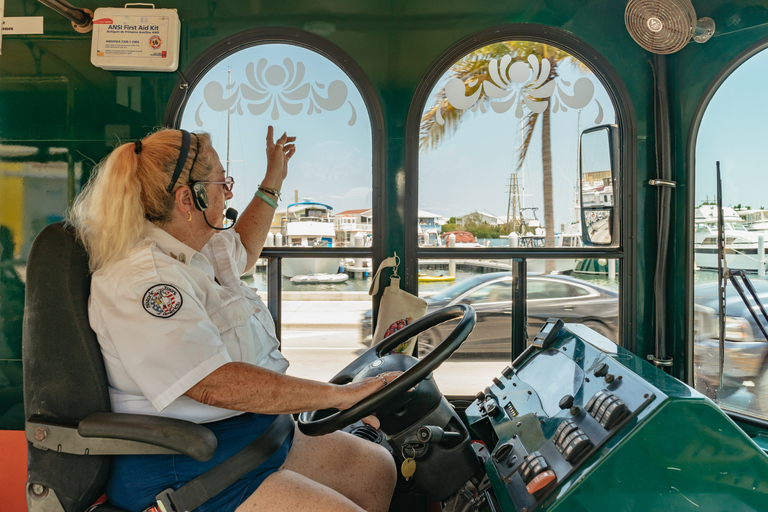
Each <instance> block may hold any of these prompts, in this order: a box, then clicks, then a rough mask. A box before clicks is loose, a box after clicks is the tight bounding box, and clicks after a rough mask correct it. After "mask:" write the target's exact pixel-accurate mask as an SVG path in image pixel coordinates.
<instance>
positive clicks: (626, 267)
mask: <svg viewBox="0 0 768 512" xmlns="http://www.w3.org/2000/svg"><path fill="white" fill-rule="evenodd" d="M509 40H526V41H533V42H538V43H543V44H549V45H553V46H556V47H558V48H560V49H562V50H565V51H566V52H568V53H569V54H571V55H572V56H574V57H575V58H577V59H578V60H579V61H581V62H582V63H583V64H585V65H586V66H587V67H589V69H590V70H591V71H592V72H593V73H594V74H595V76H596V77H597V78H598V79H599V80H600V82H601V84H602V85H603V87H605V89H606V91H607V93H608V95H609V98H610V99H611V103H612V106H613V108H614V111H615V113H616V124H617V125H618V127H619V141H618V149H619V155H618V158H617V164H618V170H619V173H618V179H617V185H618V186H617V190H618V192H619V194H617V195H618V196H619V200H618V201H617V206H618V208H617V209H620V220H619V222H620V231H621V234H620V237H619V240H618V244H617V246H616V247H611V248H599V247H595V248H578V250H569V249H562V248H537V249H526V248H508V247H503V248H477V249H475V248H460V249H455V248H454V249H450V248H432V247H428V248H422V247H420V246H419V244H418V232H417V231H418V230H417V225H418V200H419V193H418V192H419V189H418V185H419V174H418V173H419V133H420V130H419V128H420V124H421V116H422V113H423V111H424V107H425V105H426V103H427V101H428V100H429V94H430V93H431V92H432V89H433V88H434V87H435V84H437V82H438V81H439V80H440V78H441V77H442V76H443V75H444V74H445V72H446V71H447V70H448V69H449V68H450V67H451V66H452V65H453V64H454V63H455V62H457V61H458V60H459V59H461V58H462V57H464V56H465V55H466V54H468V53H470V52H472V51H473V50H476V49H479V48H482V47H484V46H487V45H489V44H493V43H496V42H500V41H509ZM629 98H630V96H629V91H628V90H627V88H626V86H625V85H624V82H623V81H622V80H621V78H620V76H619V74H618V73H617V72H616V71H615V70H614V69H613V67H612V66H611V65H610V64H609V62H608V61H607V60H606V59H605V58H604V57H603V56H601V55H600V54H599V53H598V52H597V51H596V50H595V49H594V48H592V47H591V46H590V45H589V44H587V43H586V42H585V41H583V40H581V39H579V38H578V37H576V36H574V35H573V34H571V33H569V32H566V31H564V30H561V29H557V28H554V27H551V26H545V25H537V24H532V23H512V24H505V25H499V26H495V27H490V28H487V29H484V30H481V31H479V32H476V33H474V34H471V35H469V36H467V37H465V38H464V39H462V40H460V41H459V42H457V43H456V44H454V45H453V46H451V47H450V48H448V49H447V50H446V51H445V52H443V54H442V55H441V56H440V57H438V59H437V60H436V61H435V62H434V63H433V64H432V66H431V67H430V68H429V70H428V71H427V72H426V74H425V75H424V76H423V77H422V79H421V81H420V83H419V85H418V87H417V89H416V91H415V93H414V96H413V98H412V101H411V106H410V109H409V112H408V118H407V123H406V147H405V166H406V167H405V168H406V173H405V189H406V190H407V191H408V194H407V195H406V197H405V199H404V201H405V204H404V211H405V225H404V232H405V241H404V243H405V254H406V257H405V258H404V266H405V272H404V274H405V275H404V278H403V281H402V283H401V286H402V287H403V288H404V289H405V290H407V291H409V292H411V293H414V294H416V293H417V291H418V261H419V259H422V258H424V259H435V258H450V257H454V256H455V255H457V254H460V255H461V257H462V258H463V259H474V258H489V257H490V258H493V259H509V260H510V261H511V263H512V265H511V266H512V269H511V270H512V273H513V276H527V264H526V263H527V260H529V259H558V258H574V257H576V258H607V259H618V260H619V289H620V296H619V325H620V333H619V340H620V343H621V345H622V346H623V347H624V348H626V349H628V350H630V351H633V352H634V351H636V330H637V321H636V315H637V294H636V293H635V291H636V288H637V285H636V284H635V282H634V280H633V279H632V276H631V274H632V273H633V272H631V270H630V269H633V268H634V267H635V259H636V257H635V254H636V250H637V246H636V237H635V236H634V226H635V213H634V212H636V211H637V194H636V193H635V189H636V184H635V181H636V180H635V179H634V178H635V176H636V175H637V171H636V153H637V148H636V145H637V142H636V135H635V134H636V131H637V129H636V126H637V125H636V118H635V113H634V109H633V107H632V102H631V101H630V99H629ZM512 295H513V303H514V307H513V315H512V333H511V339H512V356H513V358H514V357H515V356H516V355H518V354H520V353H522V351H523V350H524V349H525V346H526V337H525V335H524V334H523V336H520V335H519V334H518V333H525V329H526V320H527V316H526V313H527V312H526V306H525V304H526V300H520V299H522V298H524V297H526V296H527V293H526V286H525V279H514V281H513V293H512Z"/></svg>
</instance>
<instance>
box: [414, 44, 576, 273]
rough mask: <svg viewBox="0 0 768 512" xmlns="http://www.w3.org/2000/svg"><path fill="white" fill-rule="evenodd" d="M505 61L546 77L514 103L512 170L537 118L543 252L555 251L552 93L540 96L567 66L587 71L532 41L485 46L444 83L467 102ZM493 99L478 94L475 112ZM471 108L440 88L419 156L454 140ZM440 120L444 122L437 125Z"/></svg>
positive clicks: (551, 265)
mask: <svg viewBox="0 0 768 512" xmlns="http://www.w3.org/2000/svg"><path fill="white" fill-rule="evenodd" d="M506 56H509V57H511V59H512V61H515V62H520V61H525V60H528V62H531V60H530V58H531V57H533V58H535V59H536V61H537V62H538V63H540V64H539V65H540V66H541V67H540V69H541V74H544V73H547V76H546V77H545V78H544V79H543V80H542V79H541V78H542V77H541V75H540V79H538V80H534V81H533V82H528V83H526V84H525V86H524V90H523V91H521V93H520V94H521V96H520V99H519V102H520V103H521V104H522V102H523V97H525V98H526V101H525V103H526V104H527V105H528V107H529V108H528V112H527V114H526V115H525V118H524V121H523V128H522V130H523V136H522V140H523V143H522V147H521V148H520V153H519V157H518V161H517V170H519V169H520V168H521V167H522V165H523V162H524V161H525V158H526V156H527V155H528V148H529V147H530V143H531V137H532V136H533V131H534V128H535V127H536V124H537V122H538V120H539V118H541V128H542V129H541V159H542V182H543V183H542V191H543V195H544V226H545V228H546V231H545V236H544V243H545V247H554V246H555V214H554V206H553V197H552V145H551V133H550V130H551V128H550V117H551V115H552V98H551V97H550V96H551V93H550V94H549V95H543V94H542V93H541V92H540V91H542V90H543V89H547V88H550V87H549V86H551V85H553V84H551V82H552V81H553V80H555V78H557V76H558V67H559V66H561V65H563V64H565V63H567V64H569V65H573V66H574V67H576V68H577V69H578V70H579V71H584V70H586V67H585V66H584V65H583V64H582V63H581V62H579V61H578V60H577V59H576V58H574V57H572V56H571V55H569V54H568V53H566V52H564V51H563V50H560V49H559V48H556V47H554V46H549V45H546V44H541V43H536V42H532V41H504V42H499V43H493V44H490V45H487V46H484V47H482V48H480V49H478V50H475V51H473V52H471V53H469V54H467V55H466V56H465V57H464V58H462V59H461V60H460V61H458V62H457V63H456V64H454V65H453V66H452V67H451V69H450V70H449V72H448V77H449V78H458V79H459V80H461V81H462V82H464V85H465V88H466V95H467V96H472V95H473V94H477V92H478V91H479V90H480V88H481V87H484V83H485V82H486V81H490V85H491V86H498V85H500V84H495V83H494V81H493V79H492V72H491V69H490V68H491V67H492V66H494V65H498V64H497V62H498V60H500V59H504V58H505V57H506ZM545 62H546V63H545ZM531 64H533V62H531ZM547 68H548V69H547ZM534 74H536V73H534ZM552 90H553V91H554V89H552ZM523 95H525V96H523ZM492 99H493V98H491V97H490V96H488V95H487V94H483V93H481V94H480V98H479V99H478V102H482V104H480V105H479V106H480V109H481V110H482V111H485V109H486V107H487V106H490V103H491V100H492ZM542 103H545V104H546V106H545V107H544V108H543V109H541V108H536V109H535V110H533V109H531V108H530V107H531V105H534V104H539V105H540V104H542ZM476 108H477V106H475V107H474V108H472V109H471V110H469V109H460V108H456V107H455V106H454V105H453V104H451V102H450V101H448V98H447V95H446V89H445V87H443V88H442V89H441V90H440V91H439V92H438V93H437V98H436V100H435V103H434V104H433V105H432V107H431V108H430V109H429V110H427V111H426V112H425V113H424V115H423V116H422V119H421V129H420V139H419V147H420V148H421V149H422V150H427V149H431V148H434V147H437V146H438V145H439V144H440V143H441V142H442V141H443V140H444V138H445V137H446V136H447V135H448V134H453V133H454V132H455V131H456V130H457V128H458V126H459V124H460V123H461V121H462V120H463V119H464V118H465V117H466V116H467V115H468V114H472V113H474V112H475V111H476ZM440 118H442V120H443V121H444V122H442V123H441V122H440ZM554 270H555V261H554V260H547V263H546V271H547V272H553V271H554Z"/></svg>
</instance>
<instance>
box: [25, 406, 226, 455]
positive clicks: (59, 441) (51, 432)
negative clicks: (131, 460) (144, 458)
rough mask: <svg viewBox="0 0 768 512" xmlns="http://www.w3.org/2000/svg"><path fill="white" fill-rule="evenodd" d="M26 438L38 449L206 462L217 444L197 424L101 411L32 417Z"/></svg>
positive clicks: (214, 439) (205, 429)
mask: <svg viewBox="0 0 768 512" xmlns="http://www.w3.org/2000/svg"><path fill="white" fill-rule="evenodd" d="M26 437H27V440H28V441H29V442H31V443H32V444H33V445H34V446H35V447H36V448H40V449H43V450H57V451H60V452H65V453H74V454H81V455H136V454H167V453H179V454H183V455H188V456H190V457H192V458H194V459H195V460H199V461H206V460H208V459H210V458H211V457H212V456H213V453H214V452H215V451H216V447H217V445H218V443H217V441H216V436H214V435H213V432H211V431H210V430H208V429H207V428H205V427H203V426H202V425H197V424H195V423H192V422H189V421H185V420H179V419H174V418H163V417H160V416H149V415H143V414H120V413H114V412H99V413H94V414H90V415H88V416H87V417H86V418H84V419H83V420H81V421H80V422H79V423H76V424H71V423H70V424H67V423H65V422H61V421H56V420H50V419H47V418H43V417H40V416H31V417H30V418H29V419H28V420H27V425H26Z"/></svg>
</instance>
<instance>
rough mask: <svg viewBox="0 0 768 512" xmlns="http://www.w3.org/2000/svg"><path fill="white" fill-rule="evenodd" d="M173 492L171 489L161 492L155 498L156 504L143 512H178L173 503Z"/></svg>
mask: <svg viewBox="0 0 768 512" xmlns="http://www.w3.org/2000/svg"><path fill="white" fill-rule="evenodd" d="M173 491H174V490H173V489H171V488H170V487H169V488H167V489H165V490H164V491H161V492H160V493H159V494H158V495H157V496H155V501H156V503H155V504H154V505H152V506H150V507H147V508H145V509H144V510H143V511H142V512H178V511H177V510H176V507H175V506H174V505H173V502H172V501H171V494H173Z"/></svg>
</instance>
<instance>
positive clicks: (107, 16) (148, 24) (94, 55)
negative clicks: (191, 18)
mask: <svg viewBox="0 0 768 512" xmlns="http://www.w3.org/2000/svg"><path fill="white" fill-rule="evenodd" d="M141 5H151V4H141ZM180 36H181V22H180V21H179V15H178V13H177V12H176V9H154V8H111V7H104V8H100V9H96V12H94V13H93V39H92V41H91V63H92V64H93V65H94V66H98V67H100V68H103V69H109V70H114V71H176V68H178V67H179V40H180Z"/></svg>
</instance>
